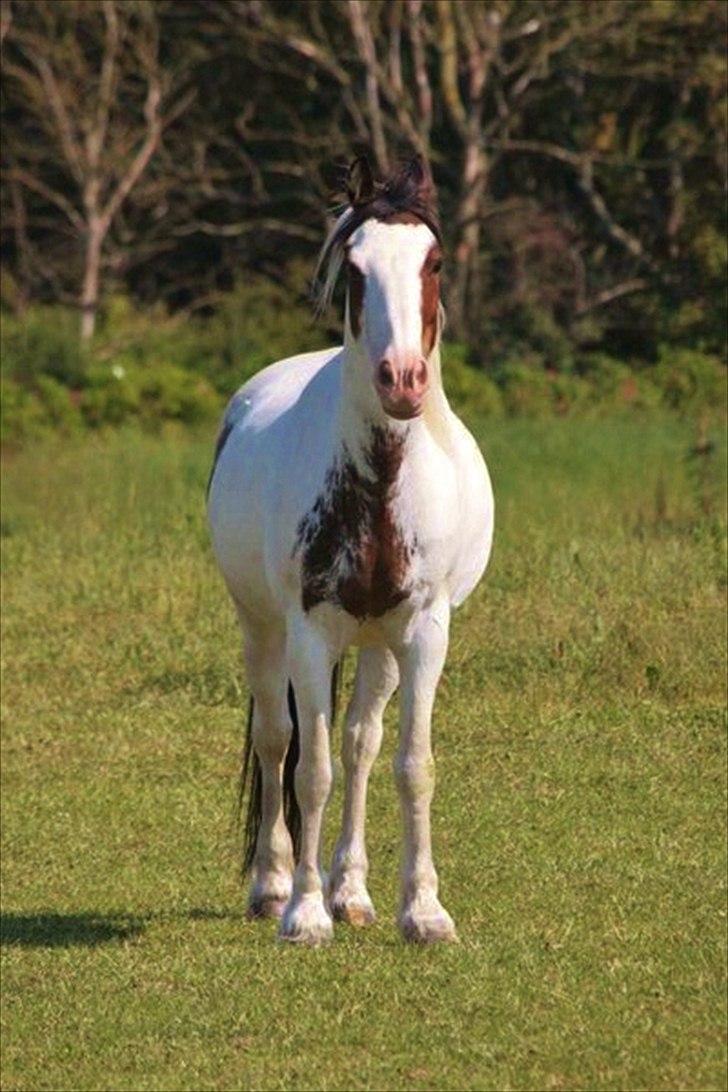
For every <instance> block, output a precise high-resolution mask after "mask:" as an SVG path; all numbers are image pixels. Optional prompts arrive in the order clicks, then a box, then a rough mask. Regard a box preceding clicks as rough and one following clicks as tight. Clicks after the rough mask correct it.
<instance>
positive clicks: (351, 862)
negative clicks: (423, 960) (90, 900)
mask: <svg viewBox="0 0 728 1092" xmlns="http://www.w3.org/2000/svg"><path fill="white" fill-rule="evenodd" d="M347 191H348V195H349V204H348V206H347V207H346V209H345V211H344V212H343V213H342V215H341V216H340V217H339V219H338V220H337V222H336V224H335V226H334V228H333V230H332V232H331V234H330V235H329V237H328V239H327V241H326V243H325V244H324V248H323V250H322V254H321V259H320V266H319V269H320V271H323V289H322V295H323V297H324V302H326V300H327V299H329V298H330V296H331V292H332V290H333V286H334V283H335V281H336V278H337V275H338V273H339V271H340V269H341V267H342V266H343V267H344V268H345V270H346V275H347V279H348V287H347V300H346V313H345V335H344V345H343V347H339V348H335V349H327V350H325V351H322V352H313V353H304V354H302V355H300V356H295V357H291V358H290V359H288V360H281V361H279V362H278V363H276V364H272V365H271V366H270V367H267V368H265V369H264V370H263V371H261V372H259V373H258V374H257V375H255V376H254V377H253V378H252V379H251V380H250V381H249V382H247V383H246V384H245V385H244V386H243V387H242V388H241V389H240V390H239V391H238V392H237V394H236V395H235V396H234V397H233V399H232V401H231V402H230V404H229V406H228V408H227V411H226V413H225V416H224V419H223V423H222V427H221V430H220V434H219V437H218V443H217V450H216V455H215V464H214V466H213V470H212V475H211V480H210V486H209V502H208V505H209V519H210V526H211V530H212V540H213V546H214V552H215V555H216V558H217V561H218V564H219V566H220V569H221V571H222V574H223V577H224V579H225V583H226V585H227V588H228V590H229V592H230V595H231V597H232V600H233V603H234V605H235V609H236V611H237V615H238V618H239V621H240V625H241V628H242V633H243V646H244V655H245V661H246V667H247V674H248V680H249V684H250V689H251V692H252V699H253V703H252V714H251V723H250V726H249V739H248V760H249V761H248V763H246V765H247V766H248V770H249V774H250V775H251V778H252V786H251V793H250V798H249V814H248V834H249V843H250V844H249V849H248V854H247V861H248V864H249V865H251V866H252V887H251V892H250V897H249V904H248V913H249V915H250V916H251V917H269V916H276V917H280V919H281V921H280V934H279V935H280V937H281V938H283V939H285V940H290V941H298V942H302V943H306V944H319V943H321V942H322V941H326V940H328V939H329V938H330V937H331V936H332V933H333V924H332V921H333V919H336V920H339V921H345V922H349V923H350V924H352V925H364V924H367V923H368V922H371V921H373V920H374V908H373V906H372V902H371V899H370V897H369V894H368V891H367V886H366V880H367V870H368V863H367V854H366V849H365V840H364V820H365V808H366V792H367V780H368V777H369V773H370V770H371V768H372V764H373V762H374V760H375V758H376V756H377V752H378V751H379V747H380V743H381V739H382V714H383V712H384V709H385V706H386V705H387V702H388V701H389V699H390V697H391V696H392V694H393V693H394V691H395V690H396V689H397V687H398V686H399V703H400V716H399V745H398V750H397V754H396V759H395V763H394V772H395V778H396V783H397V788H398V791H399V796H400V801H401V810H402V818H403V824H404V853H403V863H402V875H401V903H400V909H399V916H398V922H399V926H400V929H401V931H402V933H403V935H404V937H405V938H406V939H407V940H410V941H416V942H429V941H442V940H454V939H455V938H456V934H455V927H454V924H453V921H452V918H451V917H450V915H449V914H448V913H447V911H446V910H445V909H444V907H443V906H442V904H441V903H440V901H439V899H438V884H437V875H436V872H435V868H434V865H433V862H432V854H431V846H430V802H431V799H432V795H433V787H434V767H433V759H432V751H431V745H430V727H431V717H432V709H433V704H434V700H435V692H436V689H437V684H438V681H439V678H440V674H441V672H442V669H443V665H444V662H445V655H446V651H447V643H448V628H449V622H450V612H451V610H452V608H453V607H456V606H458V604H459V603H461V602H462V601H463V600H464V599H465V597H466V596H467V595H468V594H469V593H470V592H471V591H472V589H473V588H474V587H475V585H476V584H477V582H478V580H479V579H480V577H481V575H482V574H483V571H484V569H485V566H486V564H487V561H488V556H489V553H490V548H491V539H492V531H493V496H492V491H491V486H490V481H489V478H488V472H487V470H486V467H485V463H484V462H483V459H482V457H481V454H480V452H479V450H478V448H477V446H476V444H475V441H474V440H473V438H472V436H471V435H470V433H469V432H468V431H467V429H466V428H465V426H464V425H463V424H462V423H461V421H460V420H459V419H458V418H457V417H456V416H455V414H454V413H453V412H452V410H451V409H450V407H449V405H448V402H447V399H446V397H445V392H444V390H443V386H442V377H441V374H440V352H439V345H440V333H441V328H442V314H443V312H442V308H441V305H440V267H441V262H442V251H441V236H440V229H439V226H438V220H437V212H436V207H435V190H434V185H433V183H432V178H431V175H430V172H429V168H428V167H427V165H426V164H425V162H424V161H423V160H422V159H421V158H419V157H418V158H416V159H414V160H412V161H411V162H409V163H408V164H407V165H406V166H404V167H403V168H401V169H400V170H399V171H398V172H397V173H395V174H394V175H393V176H392V177H390V178H388V179H386V180H384V181H383V182H375V181H374V179H373V177H372V173H371V170H370V168H369V165H368V163H367V161H366V160H365V159H363V158H360V159H357V160H355V161H354V163H353V164H352V165H351V167H350V168H349V176H348V181H347ZM352 645H353V646H356V647H357V648H358V650H359V651H358V662H357V669H356V678H355V682H354V689H353V696H352V698H351V701H350V703H349V707H348V710H347V713H346V718H345V725H344V737H343V768H344V771H345V800H344V815H343V826H342V831H341V836H340V838H339V840H338V843H337V845H336V849H335V852H334V857H333V863H332V866H331V870H330V874H329V877H328V882H327V881H326V880H325V878H324V874H323V872H322V870H321V868H320V862H319V843H320V839H321V827H322V820H323V814H324V808H325V805H326V801H327V798H328V795H329V791H330V788H331V782H332V771H331V759H330V751H329V734H330V724H331V718H332V675H333V674H334V673H335V669H336V665H337V663H338V661H339V659H340V657H341V656H342V654H343V652H344V650H345V649H346V648H347V647H349V646H352ZM251 745H252V755H251ZM294 789H295V793H294ZM298 823H300V828H299V826H298ZM295 843H298V844H297V845H296V844H295Z"/></svg>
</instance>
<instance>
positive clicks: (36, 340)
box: [0, 305, 88, 387]
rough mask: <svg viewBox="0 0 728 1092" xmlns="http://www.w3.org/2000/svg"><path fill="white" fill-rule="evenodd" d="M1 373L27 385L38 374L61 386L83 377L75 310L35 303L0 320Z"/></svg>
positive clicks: (83, 355)
mask: <svg viewBox="0 0 728 1092" xmlns="http://www.w3.org/2000/svg"><path fill="white" fill-rule="evenodd" d="M0 359H1V360H2V374H3V375H4V376H9V377H11V378H12V379H15V380H16V381H17V382H19V383H24V384H26V385H31V384H32V382H33V380H34V379H35V378H36V377H37V376H40V375H45V376H50V377H51V378H53V379H56V380H58V382H59V383H62V384H64V385H65V386H69V387H72V386H75V385H77V384H78V383H80V381H81V380H82V378H83V375H84V373H85V371H86V367H87V363H88V360H87V355H86V352H85V351H84V349H83V347H82V346H81V344H80V342H79V336H78V314H77V313H76V312H75V311H74V310H72V309H70V308H68V307H47V306H43V305H37V306H35V307H30V308H28V310H27V311H25V312H24V313H23V314H22V315H21V316H18V315H12V314H3V318H2V323H0Z"/></svg>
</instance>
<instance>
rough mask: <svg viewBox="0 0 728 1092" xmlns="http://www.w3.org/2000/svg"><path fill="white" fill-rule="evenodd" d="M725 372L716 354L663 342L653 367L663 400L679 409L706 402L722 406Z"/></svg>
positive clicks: (724, 405)
mask: <svg viewBox="0 0 728 1092" xmlns="http://www.w3.org/2000/svg"><path fill="white" fill-rule="evenodd" d="M726 374H727V373H726V368H725V365H724V364H723V363H721V361H720V360H719V359H718V357H716V356H711V355H709V354H708V353H701V352H698V351H697V350H695V349H682V348H679V347H677V348H673V347H672V346H665V345H663V346H661V347H660V353H659V360H658V363H657V366H656V367H655V369H654V376H655V381H656V383H657V385H658V386H659V388H660V391H661V392H662V398H663V401H664V402H665V404H666V405H668V406H670V407H671V408H672V409H676V410H680V411H681V412H682V411H690V410H694V409H695V408H697V407H698V406H706V405H708V406H715V407H717V408H723V409H725V407H726Z"/></svg>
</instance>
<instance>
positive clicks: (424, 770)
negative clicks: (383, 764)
mask: <svg viewBox="0 0 728 1092" xmlns="http://www.w3.org/2000/svg"><path fill="white" fill-rule="evenodd" d="M394 777H395V780H396V782H397V788H398V789H399V792H400V795H401V796H402V797H404V798H405V799H406V800H411V801H414V800H420V799H423V798H424V799H429V798H430V797H431V796H432V793H433V791H434V788H435V762H434V759H433V758H432V755H427V756H425V757H422V758H421V757H419V756H418V755H397V757H396V759H395V760H394Z"/></svg>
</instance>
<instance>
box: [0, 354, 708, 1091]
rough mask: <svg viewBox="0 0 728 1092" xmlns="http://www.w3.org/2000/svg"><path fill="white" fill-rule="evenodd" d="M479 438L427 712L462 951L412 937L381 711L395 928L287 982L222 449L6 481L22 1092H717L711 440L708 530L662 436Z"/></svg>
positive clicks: (35, 471)
mask: <svg viewBox="0 0 728 1092" xmlns="http://www.w3.org/2000/svg"><path fill="white" fill-rule="evenodd" d="M475 374H476V375H477V372H476V373H475ZM473 426H474V432H475V435H476V437H477V438H478V440H479V441H480V442H481V444H482V446H483V448H484V451H485V454H486V457H487V459H488V463H489V466H490V469H491V473H492V477H493V482H494V487H495V494H496V512H497V517H496V518H497V524H496V540H495V550H494V555H493V559H492V561H491V565H490V568H489V571H488V573H487V574H486V577H485V579H484V581H483V584H482V586H481V587H480V588H479V589H478V590H477V591H476V592H475V593H474V595H473V596H472V597H471V598H470V599H469V600H468V601H467V602H466V604H464V605H463V607H462V608H461V609H460V610H459V611H457V612H456V614H455V616H454V619H453V627H452V639H451V642H450V653H449V656H448V660H447V665H446V669H445V673H444V678H443V681H442V683H441V687H440V690H439V695H438V701H437V705H436V710H435V732H434V741H435V761H436V764H437V788H436V793H435V799H434V802H433V839H434V850H435V860H436V863H437V865H438V869H439V873H440V890H441V895H442V899H443V902H444V904H445V905H446V906H447V908H448V909H449V910H450V911H451V912H452V914H453V916H454V918H455V920H456V922H457V925H458V929H459V933H460V941H461V942H460V944H459V945H454V946H452V947H450V948H447V949H428V950H412V949H409V948H406V947H405V946H404V945H403V944H402V942H401V941H400V939H399V938H398V935H397V933H396V929H395V925H394V914H395V909H396V900H397V879H398V875H397V874H398V864H397V862H398V857H399V852H400V846H401V824H400V818H399V809H398V804H397V797H396V791H395V788H394V785H393V782H392V773H391V769H392V757H393V753H394V750H395V748H396V740H397V716H396V702H393V703H392V708H391V709H390V710H389V711H388V715H387V719H386V726H385V738H384V748H383V754H382V755H381V757H380V759H379V760H378V762H377V763H376V764H375V766H374V771H373V774H372V778H371V786H370V793H369V805H368V820H369V821H368V828H367V833H368V848H369V857H370V862H371V874H370V880H371V892H372V896H373V899H374V902H375V905H376V907H377V910H378V914H379V919H378V922H377V923H376V924H375V925H373V926H372V927H371V928H370V929H368V930H366V931H362V932H355V931H353V930H351V929H349V928H347V927H345V926H337V927H336V936H335V940H334V942H333V944H332V945H331V946H330V947H329V948H327V949H325V950H318V951H299V950H297V949H294V948H292V947H291V946H282V945H280V944H278V943H276V940H275V927H274V926H273V925H272V924H270V923H268V924H265V923H263V924H260V923H254V922H248V921H246V920H245V916H244V900H243V892H242V891H241V890H240V887H239V884H238V880H237V847H236V844H235V838H234V837H233V836H232V835H231V833H230V830H229V815H230V810H231V806H232V801H233V798H234V794H235V781H236V774H237V767H238V762H239V755H240V746H241V736H242V731H243V723H244V720H245V711H246V707H247V697H248V692H247V688H246V685H245V681H244V675H243V670H242V664H241V656H240V649H239V634H238V631H237V627H236V621H235V617H234V611H233V609H232V607H231V604H230V603H229V601H228V598H227V594H226V592H225V590H224V588H223V585H222V582H221V580H220V576H219V573H218V572H217V571H216V569H215V566H214V564H213V561H212V557H211V552H210V548H209V539H208V534H207V530H206V527H205V524H204V504H203V497H204V485H205V480H206V476H207V473H208V470H209V465H210V460H211V456H212V447H213V434H214V429H213V428H212V427H211V426H207V427H206V428H205V430H204V435H198V436H195V435H194V434H192V433H190V432H188V433H186V434H185V435H184V436H183V437H178V438H176V439H170V438H169V437H167V436H165V437H164V439H159V438H157V437H153V436H149V435H148V434H146V433H142V432H140V431H139V430H132V429H129V428H126V429H123V430H120V431H117V432H114V433H112V432H109V433H107V434H105V435H99V434H93V435H85V436H83V437H80V438H78V439H74V440H71V441H64V442H63V443H58V444H50V445H44V446H42V447H35V446H34V447H33V448H31V449H29V450H28V451H21V452H20V453H18V454H16V455H14V456H13V458H12V459H10V460H8V462H7V464H6V467H5V479H4V488H3V507H4V523H3V536H4V537H3V544H2V545H3V549H2V559H3V598H4V601H3V612H2V626H3V630H2V649H3V706H4V716H3V723H2V733H3V736H2V745H3V747H2V752H3V761H2V764H1V766H0V777H1V778H2V789H3V793H2V801H3V822H2V826H1V828H0V829H1V834H2V853H0V868H1V869H2V888H3V907H2V910H3V914H2V968H1V969H2V985H3V989H2V1006H3V1007H2V1021H3V1025H2V1026H3V1036H2V1049H3V1072H2V1085H3V1088H4V1089H8V1090H20V1089H128V1090H132V1089H145V1090H150V1092H151V1090H160V1089H185V1090H196V1089H210V1090H212V1089H251V1088H252V1089H270V1090H274V1089H327V1090H334V1089H342V1088H347V1089H348V1088H352V1089H356V1090H361V1092H366V1090H371V1089H393V1090H397V1089H412V1090H423V1092H425V1090H430V1089H438V1090H439V1089H443V1090H456V1089H458V1090H460V1089H463V1090H467V1089H470V1090H480V1089H558V1088H562V1089H686V1088H695V1089H719V1088H723V1087H724V1079H725V1061H726V1058H725V1035H724V1029H725V1006H726V995H725V879H726V870H725V841H724V831H725V821H726V814H725V795H724V793H725V781H726V752H725V715H724V708H725V592H726V564H725V562H726V557H725V543H726V537H725V536H726V520H725V497H726V493H725V472H726V459H725V439H724V437H723V435H722V434H721V432H720V431H719V430H718V431H716V434H715V435H714V436H712V435H711V439H712V440H713V443H714V445H715V446H714V449H713V450H712V451H707V453H706V454H705V455H703V456H701V459H702V463H701V465H702V466H703V467H704V474H705V476H706V478H707V479H708V481H709V484H710V487H711V488H710V492H709V497H712V501H709V502H708V503H706V498H705V495H704V494H703V493H702V492H699V491H698V490H697V483H696V482H695V481H693V478H692V467H693V466H694V465H695V463H696V458H687V456H688V454H689V452H690V451H691V449H692V447H693V442H694V431H693V427H692V425H691V424H689V423H688V422H687V421H684V420H682V419H681V418H680V417H679V415H677V414H675V413H667V412H663V413H660V414H653V415H651V416H649V417H647V416H644V417H639V418H630V417H627V416H625V415H624V414H620V415H618V416H616V417H613V418H612V417H609V418H606V419H605V420H603V421H592V420H580V419H578V418H576V417H565V418H560V419H553V420H548V419H544V420H534V419H506V418H503V419H500V420H498V419H493V418H492V417H487V418H483V419H481V418H479V417H474V418H473ZM351 674H352V662H351V659H350V660H349V661H348V662H347V667H346V671H345V675H346V678H345V686H344V695H345V696H346V695H347V694H348V693H350V687H351ZM332 743H333V747H334V750H335V751H338V749H339V747H340V743H341V729H340V727H338V728H337V729H336V730H335V731H334V733H333V740H332ZM340 806H341V779H340V778H337V779H336V781H335V795H334V799H333V800H332V802H331V804H330V806H329V809H328V810H327V815H326V823H325V827H326V831H325V854H324V862H327V861H328V860H329V859H330V853H331V848H332V843H333V840H334V837H335V834H336V830H337V824H338V819H339V816H340Z"/></svg>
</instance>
